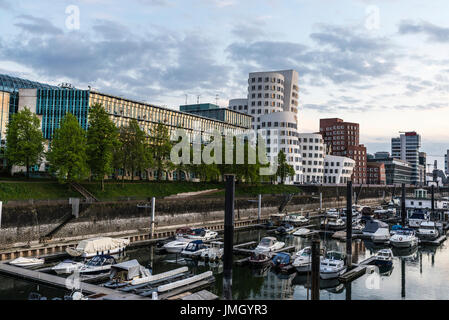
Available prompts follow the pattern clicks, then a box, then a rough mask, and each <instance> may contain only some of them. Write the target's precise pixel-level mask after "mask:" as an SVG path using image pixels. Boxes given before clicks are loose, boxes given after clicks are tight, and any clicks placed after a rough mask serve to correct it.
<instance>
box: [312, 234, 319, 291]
mask: <svg viewBox="0 0 449 320" xmlns="http://www.w3.org/2000/svg"><path fill="white" fill-rule="evenodd" d="M311 269H312V300H320V240H319V239H318V238H317V237H314V238H313V240H312V268H311Z"/></svg>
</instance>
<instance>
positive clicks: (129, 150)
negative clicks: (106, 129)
mask: <svg viewBox="0 0 449 320" xmlns="http://www.w3.org/2000/svg"><path fill="white" fill-rule="evenodd" d="M118 140H119V142H118V143H117V144H116V147H115V151H114V157H115V160H114V163H115V165H116V166H117V167H119V168H121V169H122V170H123V174H122V183H123V184H124V182H125V175H126V171H127V170H129V171H131V180H134V172H135V171H136V170H140V171H142V170H144V169H146V168H148V166H149V165H151V162H152V157H151V154H150V152H149V150H148V147H147V142H146V140H147V137H146V135H145V132H144V131H143V130H142V129H140V127H139V124H138V123H137V120H134V119H133V120H131V121H130V122H129V125H128V126H124V127H121V128H120V131H119V139H118Z"/></svg>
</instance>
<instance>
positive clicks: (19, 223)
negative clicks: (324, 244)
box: [0, 195, 382, 250]
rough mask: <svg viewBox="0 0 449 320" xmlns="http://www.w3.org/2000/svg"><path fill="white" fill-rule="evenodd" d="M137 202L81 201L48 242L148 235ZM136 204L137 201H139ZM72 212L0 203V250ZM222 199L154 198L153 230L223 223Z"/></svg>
mask: <svg viewBox="0 0 449 320" xmlns="http://www.w3.org/2000/svg"><path fill="white" fill-rule="evenodd" d="M248 200H254V198H238V199H236V204H235V220H236V222H242V221H243V222H245V221H248V223H249V222H251V223H253V222H254V221H255V220H257V203H254V202H250V201H248ZM283 201H284V197H283V196H274V195H269V196H263V198H262V217H261V218H262V220H263V219H267V218H268V217H269V215H270V214H273V213H277V212H278V210H279V209H278V208H279V206H280V205H281V203H282V202H283ZM381 201H382V198H378V197H376V198H366V199H361V200H360V201H359V204H364V205H377V204H379V203H380V202H381ZM138 204H139V202H133V201H129V202H99V203H91V204H88V203H81V204H80V208H79V211H80V216H79V218H77V219H73V220H71V221H70V222H69V223H67V224H66V225H64V226H63V227H62V228H61V229H60V230H58V231H57V233H55V234H54V235H53V238H52V240H51V241H52V242H57V241H59V242H64V241H74V240H79V239H84V238H89V237H93V236H100V235H103V236H105V235H108V236H120V235H124V234H144V233H146V234H148V233H149V230H150V215H151V209H149V208H148V209H142V208H138ZM140 204H142V203H140ZM345 205H346V201H345V199H344V198H343V197H340V199H337V198H328V199H325V200H324V201H323V208H331V207H344V206H345ZM318 208H319V200H318V199H317V197H316V196H315V197H311V196H299V195H298V196H294V197H293V198H292V200H291V201H290V202H289V205H288V206H287V207H286V210H287V211H288V212H290V213H291V212H301V211H303V212H304V213H306V212H309V211H313V210H316V209H318ZM71 212H72V207H71V205H70V204H69V203H68V201H65V202H64V201H59V202H54V203H51V202H42V203H36V202H35V203H32V204H31V203H29V204H25V205H16V204H14V203H8V204H6V205H4V207H3V215H2V225H1V232H0V250H7V249H11V248H14V247H23V246H32V245H36V244H38V243H39V239H40V238H41V237H43V236H45V235H47V234H48V233H49V232H50V231H52V230H53V229H54V228H56V227H57V226H58V225H59V224H60V223H61V222H62V221H63V219H64V217H66V216H67V215H69V214H70V213H71ZM223 220H224V199H223V197H222V198H211V197H207V198H189V199H158V200H156V214H155V231H156V232H157V231H164V232H167V233H170V232H173V231H175V230H176V228H178V227H181V226H186V225H187V226H206V227H212V226H215V227H217V228H218V229H219V227H218V226H221V225H223Z"/></svg>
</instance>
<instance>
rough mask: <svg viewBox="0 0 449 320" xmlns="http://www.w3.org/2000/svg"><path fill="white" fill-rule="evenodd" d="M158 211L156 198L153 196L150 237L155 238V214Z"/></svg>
mask: <svg viewBox="0 0 449 320" xmlns="http://www.w3.org/2000/svg"><path fill="white" fill-rule="evenodd" d="M155 212H156V198H155V197H152V198H151V227H150V231H151V232H150V237H151V239H153V238H154V214H155Z"/></svg>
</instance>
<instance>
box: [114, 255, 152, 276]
mask: <svg viewBox="0 0 449 320" xmlns="http://www.w3.org/2000/svg"><path fill="white" fill-rule="evenodd" d="M121 271H125V273H126V278H127V279H126V280H132V279H134V278H135V277H139V276H140V275H145V274H146V273H147V272H145V271H146V270H145V268H144V267H143V266H141V265H140V264H139V262H138V261H137V260H135V259H134V260H130V261H126V262H122V263H119V264H115V265H113V266H111V277H114V276H115V275H116V274H117V273H118V272H121Z"/></svg>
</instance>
